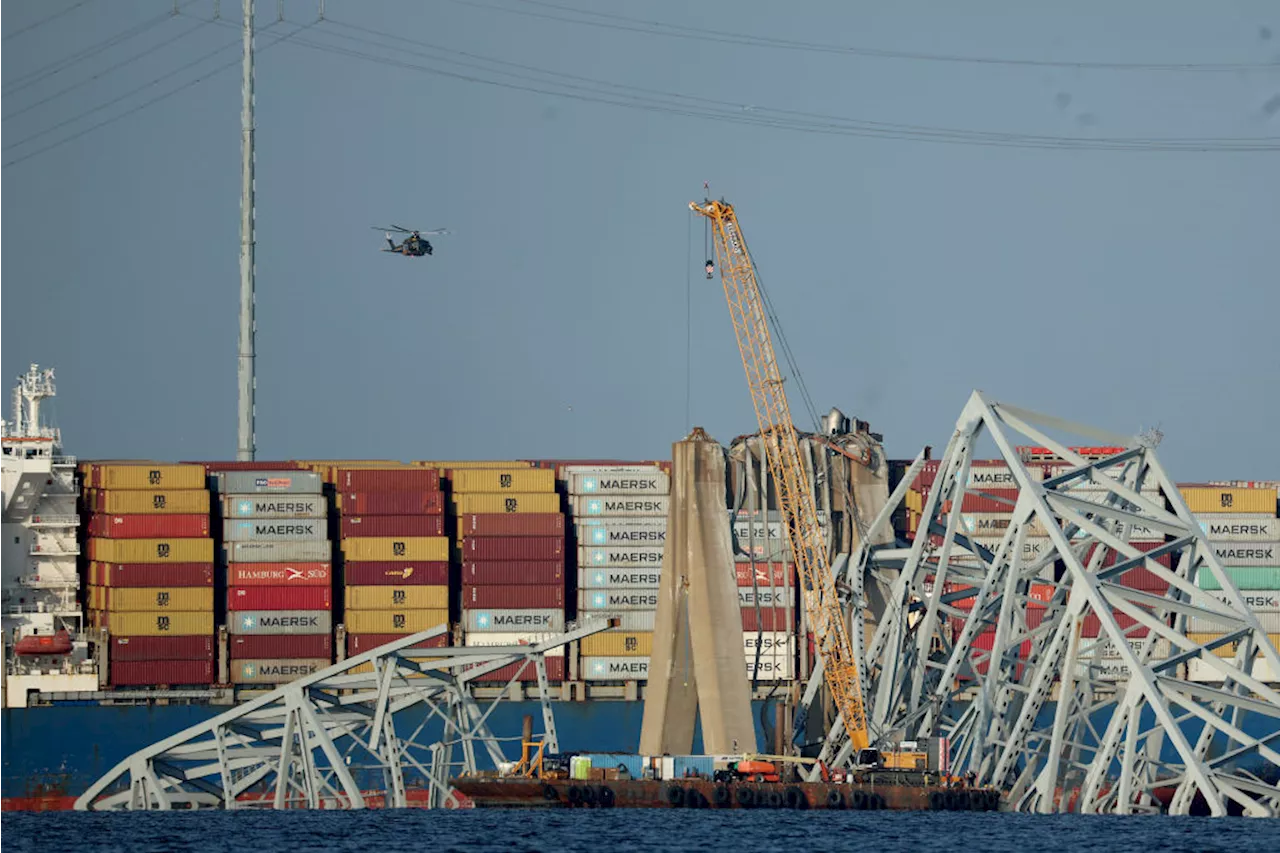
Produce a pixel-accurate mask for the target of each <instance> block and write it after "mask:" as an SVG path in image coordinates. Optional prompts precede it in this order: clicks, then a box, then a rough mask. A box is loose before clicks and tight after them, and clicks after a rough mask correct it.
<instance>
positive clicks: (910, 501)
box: [906, 489, 924, 512]
mask: <svg viewBox="0 0 1280 853" xmlns="http://www.w3.org/2000/svg"><path fill="white" fill-rule="evenodd" d="M906 504H907V509H909V510H912V511H913V512H923V511H924V495H922V494H920V493H919V492H917V491H916V490H915V489H909V490H908V491H907V499H906Z"/></svg>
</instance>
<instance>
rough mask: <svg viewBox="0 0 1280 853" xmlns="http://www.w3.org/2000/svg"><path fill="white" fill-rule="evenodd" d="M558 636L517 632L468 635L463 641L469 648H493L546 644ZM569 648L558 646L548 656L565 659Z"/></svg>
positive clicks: (549, 633) (534, 632)
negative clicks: (566, 650)
mask: <svg viewBox="0 0 1280 853" xmlns="http://www.w3.org/2000/svg"><path fill="white" fill-rule="evenodd" d="M555 636H557V634H556V632H553V631H523V632H520V631H517V632H513V633H505V634H504V633H497V632H492V631H489V632H481V633H478V634H467V635H466V636H465V637H463V639H462V645H463V646H467V647H476V648H485V647H492V646H531V645H533V644H534V643H541V642H545V641H547V640H549V639H551V638H552V637H555ZM566 648H567V646H557V647H556V648H554V649H548V650H547V651H546V656H547V657H549V658H552V657H560V658H562V657H564V655H565V649H566Z"/></svg>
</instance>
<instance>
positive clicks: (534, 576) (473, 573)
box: [462, 560, 564, 586]
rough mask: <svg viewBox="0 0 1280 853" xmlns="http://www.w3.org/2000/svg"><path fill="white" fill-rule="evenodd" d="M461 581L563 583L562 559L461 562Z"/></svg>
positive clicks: (536, 584) (518, 584)
mask: <svg viewBox="0 0 1280 853" xmlns="http://www.w3.org/2000/svg"><path fill="white" fill-rule="evenodd" d="M462 583H463V584H470V585H474V586H484V585H494V584H496V585H501V586H550V585H553V584H557V585H560V586H563V585H564V560H501V561H499V562H496V563H483V562H482V563H463V564H462Z"/></svg>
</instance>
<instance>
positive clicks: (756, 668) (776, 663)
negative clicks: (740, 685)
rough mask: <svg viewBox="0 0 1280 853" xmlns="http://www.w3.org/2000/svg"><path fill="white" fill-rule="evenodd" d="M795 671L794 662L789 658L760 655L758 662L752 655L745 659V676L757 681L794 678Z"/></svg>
mask: <svg viewBox="0 0 1280 853" xmlns="http://www.w3.org/2000/svg"><path fill="white" fill-rule="evenodd" d="M795 672H796V666H795V662H794V661H793V660H792V659H791V658H778V657H766V656H761V658H760V661H759V663H757V662H756V659H755V658H754V657H751V658H748V659H747V678H754V679H756V680H758V681H790V680H791V679H792V678H795ZM757 673H759V674H757Z"/></svg>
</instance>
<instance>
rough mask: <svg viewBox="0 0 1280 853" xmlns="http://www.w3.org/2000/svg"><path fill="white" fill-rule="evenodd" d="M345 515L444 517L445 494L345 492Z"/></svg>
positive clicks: (343, 501)
mask: <svg viewBox="0 0 1280 853" xmlns="http://www.w3.org/2000/svg"><path fill="white" fill-rule="evenodd" d="M340 497H341V500H342V514H343V515H444V493H443V492H343V493H342V494H341V496H340Z"/></svg>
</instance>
